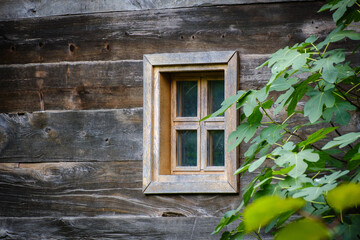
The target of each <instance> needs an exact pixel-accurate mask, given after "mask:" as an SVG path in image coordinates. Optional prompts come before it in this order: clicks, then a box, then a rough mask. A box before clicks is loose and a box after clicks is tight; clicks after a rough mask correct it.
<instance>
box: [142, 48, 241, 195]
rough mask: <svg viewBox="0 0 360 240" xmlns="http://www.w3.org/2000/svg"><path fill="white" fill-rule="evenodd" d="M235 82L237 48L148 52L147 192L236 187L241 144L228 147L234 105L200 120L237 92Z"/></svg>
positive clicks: (214, 190)
mask: <svg viewBox="0 0 360 240" xmlns="http://www.w3.org/2000/svg"><path fill="white" fill-rule="evenodd" d="M237 82H238V59H237V54H236V52H205V53H174V54H151V55H145V56H144V152H143V155H144V164H143V167H144V169H143V190H144V193H145V194H153V193H236V192H238V177H237V176H234V175H233V173H234V171H235V170H236V168H237V166H238V161H237V159H238V158H237V156H238V149H236V150H234V151H231V152H226V151H225V150H226V139H227V137H228V136H229V134H230V133H231V132H232V131H234V130H235V128H236V124H237V115H236V109H235V106H234V107H232V108H230V110H228V111H227V112H226V113H225V114H224V115H223V116H218V117H215V118H210V119H207V120H205V121H202V122H199V120H200V119H201V118H203V117H205V116H207V115H208V114H210V113H212V112H214V111H216V110H217V109H219V108H220V106H221V103H222V101H223V100H224V98H227V97H229V96H231V95H234V94H236V91H237Z"/></svg>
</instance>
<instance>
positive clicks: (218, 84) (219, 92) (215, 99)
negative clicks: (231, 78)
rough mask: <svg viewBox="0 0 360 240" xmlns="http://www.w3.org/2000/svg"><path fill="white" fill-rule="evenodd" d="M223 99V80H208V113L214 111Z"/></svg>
mask: <svg viewBox="0 0 360 240" xmlns="http://www.w3.org/2000/svg"><path fill="white" fill-rule="evenodd" d="M223 101H224V81H209V109H208V110H209V114H210V113H213V112H216V111H217V110H218V109H219V108H220V107H221V103H222V102H223Z"/></svg>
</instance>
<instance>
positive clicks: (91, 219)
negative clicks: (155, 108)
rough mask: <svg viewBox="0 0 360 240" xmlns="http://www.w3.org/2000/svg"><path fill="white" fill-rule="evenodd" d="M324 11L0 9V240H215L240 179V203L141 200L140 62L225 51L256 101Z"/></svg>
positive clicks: (127, 6)
mask: <svg viewBox="0 0 360 240" xmlns="http://www.w3.org/2000/svg"><path fill="white" fill-rule="evenodd" d="M323 4H324V2H321V1H291V0H288V1H283V0H229V1H221V0H199V1H187V0H139V1H135V0H126V1H114V0H102V1H97V2H95V1H85V0H80V1H64V0H55V1H49V0H37V1H30V0H13V1H11V0H2V1H1V2H0V112H1V114H0V238H1V239H218V238H219V237H220V235H215V236H211V235H210V234H211V232H212V231H213V230H214V228H215V226H216V225H217V223H218V222H219V220H220V218H221V217H222V216H223V214H224V213H225V212H227V211H229V210H232V209H235V208H237V207H238V205H239V202H240V197H241V190H242V188H243V187H244V186H245V185H246V184H247V183H248V182H249V179H250V177H251V176H247V175H245V176H244V177H241V178H240V180H239V181H240V183H239V190H240V191H239V193H218V194H217V193H206V194H200V193H186V194H167V193H161V194H151V195H147V194H144V193H143V187H142V186H143V167H144V166H143V102H144V99H143V96H144V95H143V78H144V69H143V66H144V64H143V57H144V55H146V54H159V53H189V52H210V51H219V52H220V51H234V52H236V54H237V63H238V65H237V69H238V83H239V84H238V89H244V90H248V89H252V88H255V89H258V88H260V87H261V86H263V85H264V84H265V83H266V81H267V80H268V79H269V76H270V73H269V71H268V70H267V69H255V68H256V67H257V66H259V65H260V64H261V63H263V62H264V61H265V60H266V59H267V57H269V55H270V54H271V53H273V52H275V51H276V50H277V49H279V48H281V47H285V46H287V45H293V44H294V43H296V42H300V41H303V40H304V39H306V38H307V37H308V36H310V35H312V34H315V35H317V36H319V37H323V36H325V35H326V34H327V33H329V32H330V31H331V30H332V28H333V27H334V24H333V22H332V19H331V16H330V15H329V14H318V13H317V11H318V9H320V7H321V6H322V5H323ZM348 127H349V128H358V129H359V124H358V123H357V122H356V121H353V122H352V125H351V126H348ZM246 148H247V145H246V144H244V145H241V147H240V150H239V151H240V155H239V156H240V157H238V158H237V159H236V161H238V163H240V162H241V152H243V151H244V150H245V149H246ZM270 238H271V237H270V236H269V239H270Z"/></svg>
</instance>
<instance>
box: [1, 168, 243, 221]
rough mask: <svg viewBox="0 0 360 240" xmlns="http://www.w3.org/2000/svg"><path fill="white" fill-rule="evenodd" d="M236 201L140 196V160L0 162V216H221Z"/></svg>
mask: <svg viewBox="0 0 360 240" xmlns="http://www.w3.org/2000/svg"><path fill="white" fill-rule="evenodd" d="M244 181H248V179H245V180H244ZM239 201H240V198H239V195H234V194H220V195H219V194H206V195H199V194H186V195H184V194H183V195H180V194H176V195H169V194H161V195H152V196H147V195H144V194H143V193H142V162H141V161H119V162H67V163H21V164H17V163H1V164H0V216H2V217H65V216H117V217H131V216H144V217H161V216H168V215H173V216H186V217H192V216H198V217H221V216H222V215H223V214H224V213H225V212H227V211H229V210H231V209H235V208H237V207H238V204H239V203H240V202H239Z"/></svg>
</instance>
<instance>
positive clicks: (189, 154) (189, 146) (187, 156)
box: [176, 130, 197, 166]
mask: <svg viewBox="0 0 360 240" xmlns="http://www.w3.org/2000/svg"><path fill="white" fill-rule="evenodd" d="M176 153H177V165H178V166H196V165H197V131H196V130H180V131H177V144H176Z"/></svg>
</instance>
